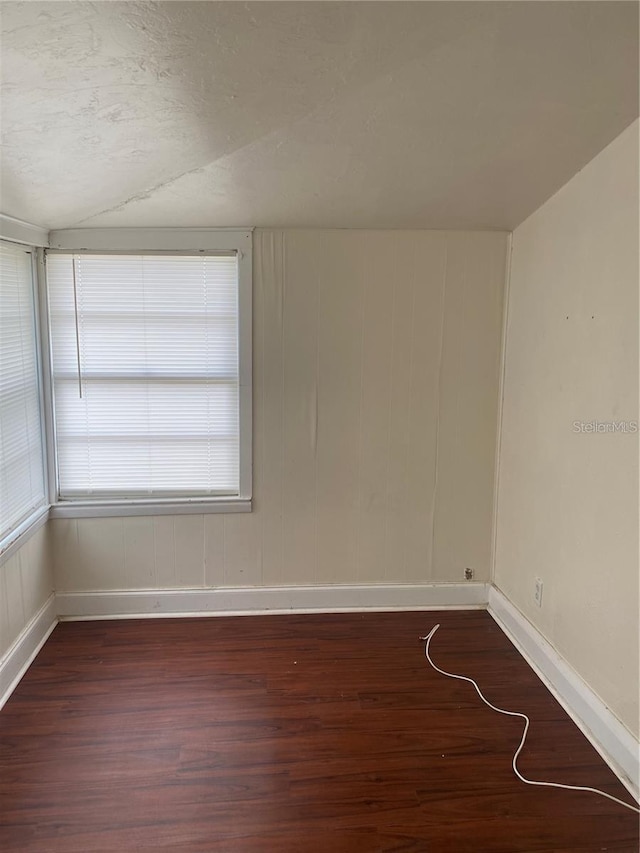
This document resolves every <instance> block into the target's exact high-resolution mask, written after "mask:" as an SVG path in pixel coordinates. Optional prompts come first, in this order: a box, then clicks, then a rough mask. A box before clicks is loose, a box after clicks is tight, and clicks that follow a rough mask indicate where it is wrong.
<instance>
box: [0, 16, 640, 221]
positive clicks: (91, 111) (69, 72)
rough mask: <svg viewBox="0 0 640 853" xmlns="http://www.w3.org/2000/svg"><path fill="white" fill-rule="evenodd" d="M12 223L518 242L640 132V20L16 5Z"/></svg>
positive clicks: (9, 77) (8, 182) (5, 33)
mask: <svg viewBox="0 0 640 853" xmlns="http://www.w3.org/2000/svg"><path fill="white" fill-rule="evenodd" d="M2 48H3V50H2V53H3V59H2V82H3V92H2V101H1V117H2V126H3V136H4V139H3V142H4V155H3V161H2V185H1V190H2V200H1V205H0V206H1V208H2V210H3V212H4V213H7V214H9V215H12V216H15V217H17V218H20V219H24V220H27V221H30V222H34V223H36V224H39V225H43V226H45V227H49V228H60V227H69V226H76V225H81V226H85V227H89V226H195V225H199V226H231V225H243V226H244V225H265V226H279V225H286V226H300V227H311V226H319V227H429V228H506V229H511V228H513V227H515V226H516V225H517V224H518V223H519V222H521V221H522V220H523V219H524V218H526V216H528V215H529V214H530V213H531V212H532V211H533V210H535V209H536V208H537V207H538V206H539V205H540V204H541V203H542V202H543V201H544V200H545V199H547V198H548V197H549V196H550V195H551V194H553V192H555V191H556V190H557V189H558V188H559V187H560V186H561V185H562V184H563V183H564V182H566V181H567V180H568V179H569V178H570V177H571V176H572V175H573V174H575V173H576V172H577V171H578V170H579V169H580V168H581V167H582V166H583V165H584V164H585V163H587V162H588V161H589V160H590V159H591V158H592V157H593V156H595V154H596V153H598V151H600V150H601V149H602V148H603V147H604V146H605V145H606V144H608V143H609V142H610V141H611V140H612V139H613V138H615V136H617V135H618V134H619V133H620V132H621V131H622V130H623V129H624V128H625V127H626V126H627V125H629V124H630V123H631V122H632V121H633V120H634V119H635V117H636V116H637V114H638V6H637V4H636V3H633V2H621V3H618V2H567V3H564V2H549V3H542V2H540V3H538V2H513V3H511V2H496V3H484V2H469V3H466V2H449V3H445V2H434V3H431V2H407V3H405V2H373V3H368V2H357V3H356V2H284V3H278V2H254V3H240V2H158V3H156V2H142V3H141V2H97V3H93V2H91V3H89V2H45V3H40V2H4V3H2Z"/></svg>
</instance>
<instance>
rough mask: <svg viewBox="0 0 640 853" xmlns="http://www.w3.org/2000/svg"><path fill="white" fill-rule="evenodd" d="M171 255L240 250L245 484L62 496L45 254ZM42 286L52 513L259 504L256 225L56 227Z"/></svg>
mask: <svg viewBox="0 0 640 853" xmlns="http://www.w3.org/2000/svg"><path fill="white" fill-rule="evenodd" d="M69 252H73V253H74V254H83V253H84V254H95V253H98V254H114V255H125V254H171V255H185V256H197V255H199V254H204V253H209V254H212V253H217V252H220V253H223V252H236V253H237V257H238V374H239V454H240V459H239V474H240V477H239V491H238V495H237V496H236V495H234V496H228V495H226V496H221V497H215V496H207V497H202V496H200V497H188V496H187V497H167V498H146V497H145V498H118V499H105V498H91V499H87V498H64V499H60V497H59V488H58V475H57V449H56V440H55V418H54V399H53V375H52V358H51V331H50V323H51V318H50V314H49V307H48V306H49V299H48V292H47V284H46V271H45V263H46V257H45V255H46V253H51V254H53V253H69ZM40 269H41V272H40V276H41V281H42V282H43V285H44V286H43V287H42V289H41V292H42V299H43V304H44V307H45V313H44V314H43V316H44V317H46V324H44V326H45V327H46V328H45V329H44V330H43V331H44V334H43V336H42V344H43V348H45V347H46V354H47V357H46V370H45V372H44V373H45V375H44V387H45V420H46V432H47V458H48V462H49V478H48V479H49V497H50V502H51V507H50V512H49V514H50V516H51V517H52V518H91V517H94V518H96V517H107V516H127V515H180V514H204V513H232V512H251V509H252V479H253V463H252V436H253V417H252V290H253V278H252V229H205V228H202V229H182V228H95V229H90V228H86V229H85V228H81V229H69V230H64V231H52V232H51V233H50V234H49V248H47V249H46V250H45V251H43V252H42V258H41V267H40Z"/></svg>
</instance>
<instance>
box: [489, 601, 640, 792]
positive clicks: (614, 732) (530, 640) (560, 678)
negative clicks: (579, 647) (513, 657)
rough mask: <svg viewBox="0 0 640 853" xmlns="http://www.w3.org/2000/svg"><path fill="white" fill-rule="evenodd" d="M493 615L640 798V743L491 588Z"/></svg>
mask: <svg viewBox="0 0 640 853" xmlns="http://www.w3.org/2000/svg"><path fill="white" fill-rule="evenodd" d="M488 611H489V613H490V614H491V616H492V617H493V619H494V620H495V621H496V622H497V623H498V625H499V626H500V628H502V630H503V631H504V633H505V634H506V635H507V637H508V638H509V639H510V640H511V642H512V643H513V644H514V646H515V647H516V648H517V649H518V651H519V652H520V654H522V656H523V657H524V658H525V659H526V661H527V663H529V665H530V666H531V667H532V669H533V670H535V672H536V673H537V674H538V675H539V677H540V678H541V679H542V681H543V682H544V683H545V684H546V686H547V687H548V688H549V690H550V691H551V693H553V695H554V696H555V698H556V699H557V700H558V702H559V703H560V704H561V705H562V707H563V708H564V709H565V711H566V712H567V713H568V714H569V716H570V717H571V719H572V720H573V721H574V722H575V724H576V725H577V726H578V728H579V729H580V730H581V731H582V732H583V734H584V735H585V736H586V737H587V738H588V739H589V741H590V742H591V744H592V745H593V746H594V747H595V749H596V750H597V751H598V752H599V753H600V755H601V756H602V757H603V758H604V760H605V761H606V762H607V764H608V765H609V766H610V767H611V769H612V770H613V772H614V773H615V774H616V775H617V776H618V778H619V779H620V781H621V782H622V784H623V785H624V786H625V788H627V790H628V791H629V793H630V794H632V795H633V796H634V797H635V799H636V800H637V799H638V796H639V790H640V762H639V745H638V742H637V741H636V739H635V738H634V736H633V735H632V734H631V732H629V731H628V729H627V728H626V727H625V726H624V725H623V724H622V723H621V722H620V720H618V718H617V717H616V716H615V715H614V714H612V713H611V711H610V710H609V708H608V707H607V706H606V705H605V703H604V702H603V701H602V699H600V698H599V696H597V695H596V694H595V693H594V692H593V691H592V690H591V688H590V687H588V685H587V684H585V682H584V681H583V680H582V679H581V678H580V676H579V675H578V674H577V673H576V672H575V671H574V670H573V669H572V668H571V667H570V666H569V664H568V663H567V662H566V660H565V659H564V658H563V657H561V656H560V655H559V654H558V653H557V652H556V651H555V649H554V648H553V646H552V645H551V644H550V643H549V642H548V641H547V640H545V639H544V637H543V636H542V634H541V633H540V632H539V631H538V630H537V629H536V628H534V626H533V625H532V624H531V623H530V622H529V621H528V619H526V618H525V616H523V615H522V613H521V612H520V611H519V610H518V609H517V608H516V607H515V606H514V605H513V604H512V603H511V602H510V601H509V599H508V598H506V596H505V595H503V593H502V592H500V590H498V589H496V587H494V586H492V587H491V588H490V590H489V606H488ZM525 710H526V709H525Z"/></svg>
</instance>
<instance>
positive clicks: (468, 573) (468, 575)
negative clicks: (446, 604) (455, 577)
mask: <svg viewBox="0 0 640 853" xmlns="http://www.w3.org/2000/svg"><path fill="white" fill-rule="evenodd" d="M464 579H465V580H466V581H472V580H473V569H465V570H464Z"/></svg>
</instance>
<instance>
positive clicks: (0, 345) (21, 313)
mask: <svg viewBox="0 0 640 853" xmlns="http://www.w3.org/2000/svg"><path fill="white" fill-rule="evenodd" d="M36 329H37V327H36V314H35V298H34V286H33V250H32V249H30V248H27V247H25V246H19V245H17V244H10V243H0V543H1V545H2V546H4V547H6V546H8V545H9V544H10V542H11V541H12V540H13V539H14V538H15V537H16V536H17V535H18V534H19V532H20V530H21V529H23V528H24V527H25V526H28V524H29V523H30V521H31V520H32V516H33V514H34V512H35V511H37V510H38V509H40V508H41V507H43V506H44V504H45V481H44V465H43V447H42V422H41V413H40V387H39V379H38V351H37V344H36V340H37V331H36Z"/></svg>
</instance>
